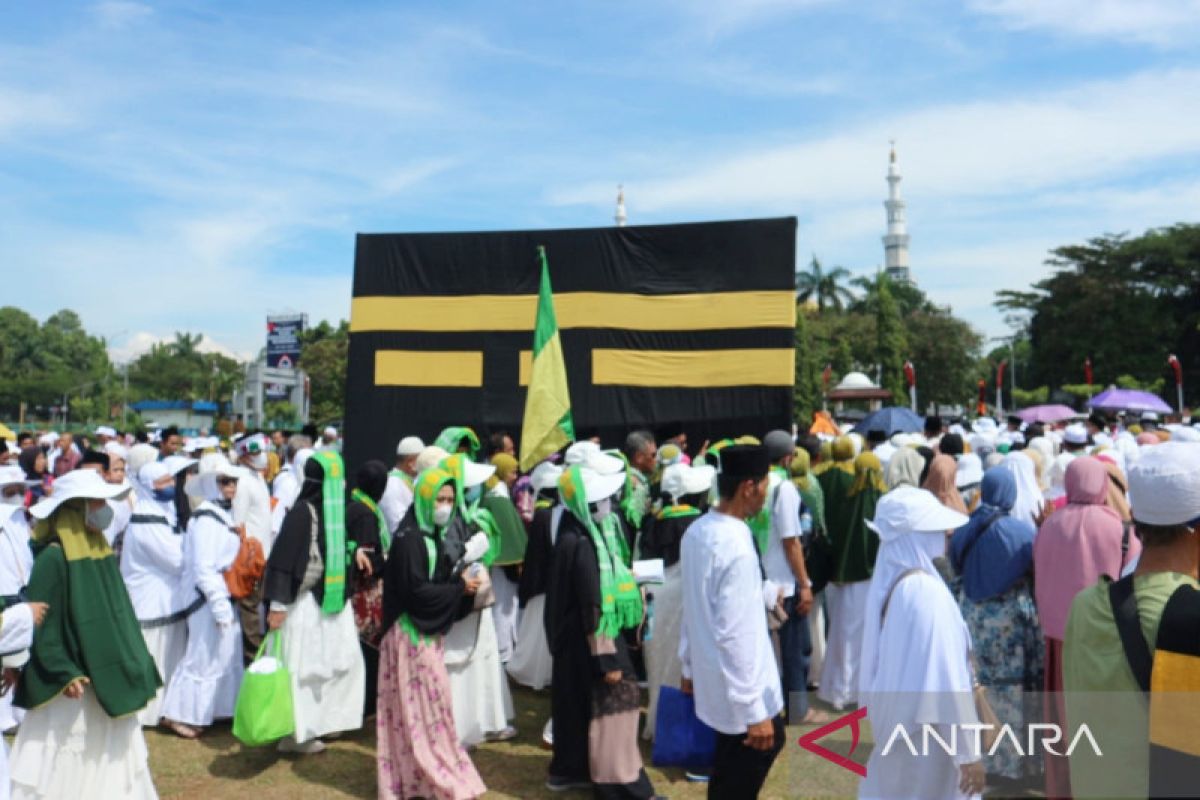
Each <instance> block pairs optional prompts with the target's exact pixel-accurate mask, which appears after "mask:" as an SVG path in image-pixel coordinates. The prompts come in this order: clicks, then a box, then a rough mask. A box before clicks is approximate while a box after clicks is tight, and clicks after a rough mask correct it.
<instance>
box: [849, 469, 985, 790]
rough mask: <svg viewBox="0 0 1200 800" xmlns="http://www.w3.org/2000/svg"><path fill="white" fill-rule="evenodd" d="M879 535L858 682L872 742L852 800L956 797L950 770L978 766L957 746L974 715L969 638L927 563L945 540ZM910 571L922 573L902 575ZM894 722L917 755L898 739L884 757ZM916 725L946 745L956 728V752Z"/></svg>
mask: <svg viewBox="0 0 1200 800" xmlns="http://www.w3.org/2000/svg"><path fill="white" fill-rule="evenodd" d="M914 491H915V490H914ZM880 539H881V541H882V544H881V546H880V548H879V555H878V557H877V559H876V563H875V572H874V575H873V576H872V579H871V584H870V592H869V596H868V599H867V605H866V614H865V620H864V630H863V652H862V676H861V685H860V690H861V691H860V694H861V698H862V701H863V703H862V704H863V705H864V706H866V708H867V713H868V719H869V720H870V722H871V730H872V733H873V736H874V738H875V742H876V746H875V749H874V750H873V751H872V753H871V758H870V761H869V762H868V763H867V777H866V778H865V779H864V780H863V781H862V782H861V783H860V784H859V797H864V798H889V800H890V798H913V799H914V800H917V799H918V798H919V799H920V800H938V799H939V798H961V797H964V796H965V795H963V794H962V793H961V792H959V790H958V782H959V778H960V770H959V767H960V765H963V764H968V763H971V762H974V761H978V760H979V757H978V754H975V753H973V752H971V748H970V747H969V746H967V743H965V742H964V739H970V738H971V737H969V736H966V731H965V730H964V729H962V728H961V726H963V725H973V724H977V723H978V721H979V719H978V716H977V715H976V713H975V703H974V699H973V697H972V694H971V684H972V680H971V669H970V662H969V656H968V651H969V649H970V647H971V636H970V633H969V632H968V630H967V625H966V622H964V621H963V618H962V613H961V612H960V611H959V608H958V603H957V602H955V600H954V597H953V595H951V594H950V590H949V589H948V588H946V584H945V582H944V581H943V580H942V579H941V578H940V577H938V575H937V572H936V570H935V568H934V566H933V561H932V559H931V557H930V554H931V553H934V552H936V551H937V550H938V548H939V547H940V546H941V544H942V542H943V541H944V535H943V533H942V532H941V531H937V532H933V533H901V534H899V535H898V536H897V535H895V534H893V533H888V532H885V531H881V532H880ZM911 569H919V570H921V571H920V572H917V573H915V574H911V575H908V576H907V577H902V576H904V575H905V573H906V572H907V571H908V570H911ZM889 593H890V600H889V599H888V596H889ZM885 603H886V605H887V614H886V616H884V615H883V606H884V604H885ZM897 726H901V727H903V729H904V731H905V733H906V734H907V736H908V738H909V740H911V742H912V744H913V746H914V749H915V750H916V752H917V753H918V755H913V752H912V750H910V749H909V747H908V746H907V745H906V744H904V742H903V740H902V739H896V740H895V741H894V742H893V744H892V746H891V748H890V750H889V753H888V755H886V756H884V755H883V751H884V750H885V749H888V747H887V744H888V741H889V740H890V739H892V738H893V737H895V736H896V734H897ZM924 726H931V727H933V728H934V729H935V730H936V731H937V733H938V734H939V735H940V736H942V738H943V739H945V740H947V741H949V739H950V736H951V735H952V734H951V728H957V731H956V734H957V738H958V755H957V756H950V755H947V754H946V753H945V752H944V751H943V750H942V749H941V748H940V747H939V746H938V745H937V744H936V743H934V742H933V741H932V740H930V744H929V745H928V747H926V746H925V744H924V741H923V740H924V738H925V727H924Z"/></svg>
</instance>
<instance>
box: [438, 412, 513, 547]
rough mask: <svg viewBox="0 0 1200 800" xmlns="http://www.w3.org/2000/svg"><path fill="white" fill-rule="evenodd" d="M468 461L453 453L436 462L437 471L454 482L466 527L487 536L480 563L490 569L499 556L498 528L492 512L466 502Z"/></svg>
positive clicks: (459, 508)
mask: <svg viewBox="0 0 1200 800" xmlns="http://www.w3.org/2000/svg"><path fill="white" fill-rule="evenodd" d="M447 430H449V429H447ZM464 430H467V429H464ZM443 435H444V434H443ZM468 460H469V459H468V457H467V454H466V453H455V454H454V455H452V456H447V457H446V458H443V459H442V460H441V461H440V462H438V469H440V470H444V471H445V472H448V473H450V476H451V478H452V479H453V480H454V496H455V497H456V498H457V499H458V513H459V514H461V515H462V518H463V521H464V522H466V523H467V527H469V528H472V529H474V530H477V531H482V532H483V533H484V534H486V535H487V537H488V551H487V553H485V554H484V556H483V558H481V559H480V561H481V562H482V563H483V565H484V566H485V567H490V566H491V565H492V562H494V561H495V560H496V558H497V556H499V555H500V549H501V545H502V542H501V536H500V526H499V524H497V522H496V518H495V517H493V516H492V512H490V511H488V510H487V509H486V508H480V507H479V500H474V501H472V502H470V503H468V502H467V487H466V486H465V485H464V484H465V482H466V475H467V461H468ZM480 499H482V497H481V498H480Z"/></svg>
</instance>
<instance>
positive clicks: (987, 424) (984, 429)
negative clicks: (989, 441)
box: [971, 417, 997, 436]
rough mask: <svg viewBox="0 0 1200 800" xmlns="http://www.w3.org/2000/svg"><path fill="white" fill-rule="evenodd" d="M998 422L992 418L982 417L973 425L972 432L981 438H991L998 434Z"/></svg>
mask: <svg viewBox="0 0 1200 800" xmlns="http://www.w3.org/2000/svg"><path fill="white" fill-rule="evenodd" d="M996 429H997V428H996V420H994V419H992V418H991V417H980V418H979V419H977V420H975V421H974V422H972V423H971V430H973V431H975V433H978V434H979V435H980V436H990V435H993V434H995V433H996Z"/></svg>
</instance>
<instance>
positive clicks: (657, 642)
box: [641, 454, 807, 739]
mask: <svg viewBox="0 0 1200 800" xmlns="http://www.w3.org/2000/svg"><path fill="white" fill-rule="evenodd" d="M806 455H807V454H806ZM715 476H716V470H715V469H713V468H712V467H711V466H709V465H708V464H705V465H703V466H698V467H693V466H689V465H687V464H684V463H682V462H678V463H675V464H672V465H671V466H669V467H667V468H666V469H665V470H663V475H662V484H661V486H662V502H663V507H662V509H661V510H660V511H659V512H658V513H657V514H655V515H654V517H653V519H654V524H653V525H651V526H649V527H648V528H647V530H646V535H645V536H643V538H642V543H641V557H642V558H661V559H662V560H663V568H664V569H663V582H662V584H661V585H659V586H654V587H651V589H652V591H649V592H647V594H646V602H647V604H653V616H651V617H650V618H649V620H648V622H647V625H648V626H652V627H651V628H650V630H651V631H652V635H646V636H645V637H644V638H645V642H644V644H643V646H642V649H643V652H644V654H645V659H646V682H647V683H648V684H649V698H650V702H649V704H648V705H647V707H646V727H645V728H644V729H643V731H642V738H644V739H653V738H654V726H655V724H656V722H657V712H658V690H659V689H660V688H661V687H663V686H678V685H679V681H680V679H681V678H682V677H683V676H682V674H681V671H680V663H679V629H680V626H681V625H682V624H683V573H682V569H681V567H680V564H679V547H680V544H681V543H682V542H683V535H684V534H685V533H686V532H687V529H688V527H689V526H690V525H691V524H692V523H693V522H695V521H696V519H698V518H699V517H700V515H701V514H703V513H704V512H705V510H707V508H708V494H709V489H711V488H712V485H713V480H714V478H715Z"/></svg>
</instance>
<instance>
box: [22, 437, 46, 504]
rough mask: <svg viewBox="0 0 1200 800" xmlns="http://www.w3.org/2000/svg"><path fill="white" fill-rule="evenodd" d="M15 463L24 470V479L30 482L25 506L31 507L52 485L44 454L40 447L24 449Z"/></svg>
mask: <svg viewBox="0 0 1200 800" xmlns="http://www.w3.org/2000/svg"><path fill="white" fill-rule="evenodd" d="M17 463H18V464H19V465H20V466H21V469H23V470H25V479H26V480H27V481H29V482H30V483H29V498H28V500H27V501H26V503H25V504H26V505H32V504H33V503H36V502H37V501H39V500H41V499H42V498H43V497H45V496H46V492H47V490H48V489H49V488H50V486H51V484H53V483H54V478H52V477H51V476H50V473H49V472H48V471H47V470H46V453H45V452H44V451H43V450H42V448H40V447H26V448H25V449H24V450H22V451H21V455H19V456H17Z"/></svg>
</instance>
